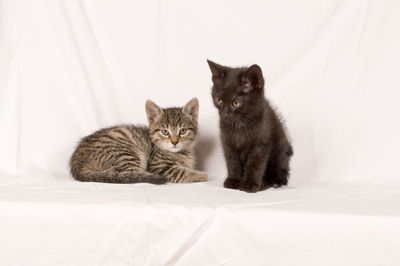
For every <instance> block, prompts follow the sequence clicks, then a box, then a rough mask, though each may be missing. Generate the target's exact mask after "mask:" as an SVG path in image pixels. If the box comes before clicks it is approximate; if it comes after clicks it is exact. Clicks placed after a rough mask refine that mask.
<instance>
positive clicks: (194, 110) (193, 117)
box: [146, 98, 199, 152]
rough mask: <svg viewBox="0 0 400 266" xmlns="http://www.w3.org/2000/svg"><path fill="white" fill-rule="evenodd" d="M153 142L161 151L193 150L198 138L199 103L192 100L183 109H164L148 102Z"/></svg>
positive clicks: (147, 109) (147, 110) (148, 118)
mask: <svg viewBox="0 0 400 266" xmlns="http://www.w3.org/2000/svg"><path fill="white" fill-rule="evenodd" d="M146 113H147V120H148V121H149V127H150V138H151V141H152V142H153V143H154V144H155V145H156V146H157V147H159V148H160V149H162V150H167V151H171V152H179V151H181V150H187V149H191V148H192V147H193V146H194V145H195V141H196V137H197V120H198V116H199V101H198V100H197V98H193V99H191V100H190V101H189V102H188V103H187V104H186V105H185V106H184V107H182V108H165V109H162V108H160V107H159V106H158V105H156V104H155V103H154V102H152V101H150V100H147V101H146Z"/></svg>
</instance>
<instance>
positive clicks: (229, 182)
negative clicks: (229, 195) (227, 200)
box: [224, 177, 240, 189]
mask: <svg viewBox="0 0 400 266" xmlns="http://www.w3.org/2000/svg"><path fill="white" fill-rule="evenodd" d="M239 183H240V180H238V179H235V178H231V177H228V178H227V179H225V182H224V187H225V188H231V189H237V188H238V186H239Z"/></svg>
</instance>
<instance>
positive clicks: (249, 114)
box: [207, 60, 293, 192]
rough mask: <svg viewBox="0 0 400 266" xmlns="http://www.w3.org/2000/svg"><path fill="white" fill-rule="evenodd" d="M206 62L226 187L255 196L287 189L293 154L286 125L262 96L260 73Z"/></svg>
mask: <svg viewBox="0 0 400 266" xmlns="http://www.w3.org/2000/svg"><path fill="white" fill-rule="evenodd" d="M207 62H208V65H209V66H210V69H211V72H212V81H213V87H212V97H213V100H214V104H215V106H216V107H217V108H218V111H219V115H220V119H219V124H220V131H221V140H222V145H223V149H224V155H225V160H226V163H227V167H228V177H227V178H226V180H225V182H224V187H226V188H233V189H240V190H243V191H246V192H257V191H260V190H264V189H267V188H269V187H277V186H282V185H287V183H288V178H289V160H290V156H292V155H293V149H292V146H291V145H290V143H289V141H288V138H287V136H286V133H285V130H284V127H283V125H282V122H281V121H280V119H279V117H278V115H277V114H276V113H275V112H274V110H273V109H272V108H271V106H270V105H269V103H268V101H267V99H266V98H265V97H264V78H263V75H262V71H261V68H260V67H259V66H258V65H252V66H250V67H249V68H231V67H226V66H221V65H218V64H216V63H214V62H211V61H209V60H207Z"/></svg>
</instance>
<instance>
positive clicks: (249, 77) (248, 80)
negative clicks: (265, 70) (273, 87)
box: [241, 65, 264, 92]
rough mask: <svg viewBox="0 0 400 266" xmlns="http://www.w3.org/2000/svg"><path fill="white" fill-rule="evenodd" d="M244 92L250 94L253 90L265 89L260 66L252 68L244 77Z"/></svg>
mask: <svg viewBox="0 0 400 266" xmlns="http://www.w3.org/2000/svg"><path fill="white" fill-rule="evenodd" d="M241 82H242V85H243V92H249V91H251V90H252V89H262V88H263V87H264V78H263V75H262V71H261V68H260V67H259V66H258V65H252V66H250V67H249V68H248V69H247V71H246V73H245V74H244V76H243V77H242V80H241Z"/></svg>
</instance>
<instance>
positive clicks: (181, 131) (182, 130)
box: [179, 128, 187, 136]
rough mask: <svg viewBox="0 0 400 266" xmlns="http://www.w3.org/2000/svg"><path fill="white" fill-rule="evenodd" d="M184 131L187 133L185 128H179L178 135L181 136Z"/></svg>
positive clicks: (184, 133)
mask: <svg viewBox="0 0 400 266" xmlns="http://www.w3.org/2000/svg"><path fill="white" fill-rule="evenodd" d="M186 133H187V129H186V128H181V129H180V130H179V135H181V136H183V135H186Z"/></svg>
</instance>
